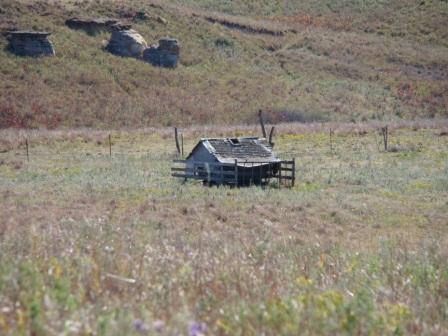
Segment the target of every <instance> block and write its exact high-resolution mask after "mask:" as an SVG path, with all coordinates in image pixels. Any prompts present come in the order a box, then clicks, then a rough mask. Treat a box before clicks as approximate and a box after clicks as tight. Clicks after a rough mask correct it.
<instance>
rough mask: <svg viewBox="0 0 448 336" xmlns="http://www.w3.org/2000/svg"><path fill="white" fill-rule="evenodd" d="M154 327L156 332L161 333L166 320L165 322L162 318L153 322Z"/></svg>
mask: <svg viewBox="0 0 448 336" xmlns="http://www.w3.org/2000/svg"><path fill="white" fill-rule="evenodd" d="M152 327H153V329H154V330H155V331H156V332H158V333H160V332H162V331H163V328H164V327H165V322H163V321H162V320H155V321H154V322H153V324H152Z"/></svg>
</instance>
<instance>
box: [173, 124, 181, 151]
mask: <svg viewBox="0 0 448 336" xmlns="http://www.w3.org/2000/svg"><path fill="white" fill-rule="evenodd" d="M174 141H175V142H176V149H177V154H180V146H179V138H178V135H177V127H174Z"/></svg>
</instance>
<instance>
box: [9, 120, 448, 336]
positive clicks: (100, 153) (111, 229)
mask: <svg viewBox="0 0 448 336" xmlns="http://www.w3.org/2000/svg"><path fill="white" fill-rule="evenodd" d="M431 125H432V126H431ZM429 126H431V127H429ZM428 127H429V128H428ZM446 127H447V125H446V123H445V122H440V123H439V125H438V126H437V124H436V123H434V122H433V123H425V122H421V123H414V124H409V125H408V127H406V128H397V127H394V125H390V127H389V133H390V134H389V142H390V146H391V147H393V146H403V147H406V148H408V149H412V148H418V150H406V151H397V152H384V151H382V150H378V143H379V142H380V141H381V137H380V135H379V134H378V131H377V129H378V127H377V126H375V125H374V124H364V125H350V124H348V125H344V124H308V125H307V126H303V125H300V124H285V125H279V126H278V127H277V129H278V132H279V133H278V137H277V138H276V149H277V150H278V152H279V153H280V155H282V156H283V157H293V156H294V157H296V158H297V174H296V176H297V182H298V183H297V185H296V187H294V188H293V189H276V188H269V189H261V188H258V187H253V188H241V189H231V188H224V187H220V188H216V187H213V188H206V187H203V186H202V185H200V184H196V183H187V184H181V183H179V182H178V181H177V180H173V179H172V178H170V176H169V166H170V160H171V159H172V158H173V157H174V152H175V148H174V144H173V140H172V134H171V133H172V130H171V129H166V130H164V129H161V130H159V131H157V130H148V131H145V132H142V131H138V132H125V131H120V132H115V133H113V143H114V144H113V152H114V155H113V156H112V157H109V156H108V144H107V137H108V133H107V132H101V131H87V130H84V131H83V130H80V131H71V132H60V131H54V132H48V131H46V132H45V131H32V132H29V133H28V137H29V138H30V143H31V148H30V155H31V156H30V162H29V163H28V162H26V157H25V155H24V150H23V147H17V144H18V143H19V141H20V140H21V139H23V136H24V135H26V133H23V132H22V133H18V132H16V131H2V132H1V133H0V135H1V138H2V139H3V141H2V143H1V146H2V147H1V148H0V149H2V153H1V154H0V197H1V199H2V201H1V202H0V212H1V213H2V216H1V217H0V251H1V253H0V333H2V334H6V335H15V334H27V333H32V334H35V335H53V334H74V335H76V334H97V335H123V334H127V335H131V334H136V335H137V334H151V335H153V334H154V335H155V334H166V335H171V334H173V333H177V332H179V333H181V334H188V332H189V329H191V330H190V331H191V332H192V334H194V332H197V333H196V335H198V334H199V333H200V332H203V331H204V330H205V329H207V330H208V333H209V334H213V335H214V334H218V335H219V334H221V335H260V334H266V335H295V334H297V333H299V332H300V333H301V334H327V335H334V334H373V335H396V334H403V335H404V334H406V335H408V334H433V335H438V334H443V333H444V332H445V331H446V330H447V328H448V325H447V319H446V311H447V308H448V307H447V297H448V292H447V288H448V287H447V285H448V272H447V269H448V268H447V249H446V246H447V237H448V235H447V233H448V232H447V226H446V223H447V222H446V213H447V211H448V203H447V201H446V200H447V196H448V165H447V162H448V157H447V155H446V153H447V152H448V143H447V138H446V137H445V136H442V135H441V134H442V133H443V132H444V131H446ZM329 128H332V129H333V130H334V135H333V146H332V147H333V148H332V149H331V148H330V144H329V136H328V129H329ZM183 132H184V134H185V142H186V149H187V150H188V149H190V148H191V146H193V145H194V144H195V141H196V139H197V137H199V136H200V135H201V134H202V131H200V130H199V129H197V128H192V129H186V130H184V131H183ZM208 132H214V134H216V135H219V134H220V135H234V134H238V133H240V132H244V133H246V134H247V133H253V132H255V129H254V128H251V127H248V128H247V127H246V128H214V129H213V130H208ZM87 154H88V155H87Z"/></svg>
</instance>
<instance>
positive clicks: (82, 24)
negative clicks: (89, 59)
mask: <svg viewBox="0 0 448 336" xmlns="http://www.w3.org/2000/svg"><path fill="white" fill-rule="evenodd" d="M117 23H119V21H118V20H115V19H79V18H71V19H68V20H67V21H65V24H66V25H67V27H69V28H71V29H78V30H83V31H85V32H86V33H87V34H89V35H98V34H100V33H102V32H107V31H111V27H112V26H113V25H115V24H117Z"/></svg>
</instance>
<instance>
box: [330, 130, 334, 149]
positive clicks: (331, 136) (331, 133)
mask: <svg viewBox="0 0 448 336" xmlns="http://www.w3.org/2000/svg"><path fill="white" fill-rule="evenodd" d="M330 150H331V151H333V130H332V129H331V128H330Z"/></svg>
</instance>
